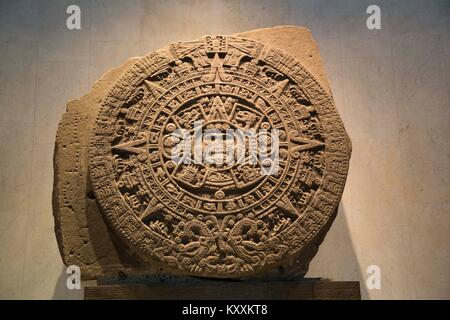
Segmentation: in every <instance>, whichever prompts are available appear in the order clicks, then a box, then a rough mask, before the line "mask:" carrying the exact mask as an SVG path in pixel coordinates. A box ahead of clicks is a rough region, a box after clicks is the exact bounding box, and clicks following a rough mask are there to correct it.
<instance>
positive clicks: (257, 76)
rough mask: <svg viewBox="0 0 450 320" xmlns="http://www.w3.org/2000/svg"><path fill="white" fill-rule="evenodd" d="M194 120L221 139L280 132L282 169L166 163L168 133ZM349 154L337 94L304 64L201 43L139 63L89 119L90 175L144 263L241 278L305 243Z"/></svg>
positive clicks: (255, 50)
mask: <svg viewBox="0 0 450 320" xmlns="http://www.w3.org/2000/svg"><path fill="white" fill-rule="evenodd" d="M195 123H200V127H201V128H202V129H204V130H207V129H215V130H217V131H218V132H221V133H223V135H224V136H225V137H226V138H228V137H227V130H228V129H233V130H235V131H236V132H237V131H239V130H253V131H254V132H258V130H261V129H263V130H268V131H270V130H275V129H276V130H277V131H278V133H279V135H278V136H279V148H278V150H279V162H278V164H279V169H278V170H277V172H276V173H275V174H271V175H265V174H263V172H262V169H261V168H263V167H264V166H267V165H270V163H258V162H256V163H255V162H250V161H247V162H246V161H244V162H236V163H227V164H219V165H218V164H217V163H196V162H191V163H184V162H175V161H173V157H172V154H171V153H172V152H173V150H174V149H173V148H174V146H175V145H176V144H177V143H179V140H178V139H176V138H174V135H173V132H175V131H176V130H181V129H182V130H184V131H185V132H188V133H193V132H194V131H195V126H194V124H195ZM229 138H230V139H235V137H233V136H230V137H229ZM200 144H202V145H204V144H205V142H204V140H203V141H202V142H201V143H200ZM192 146H193V149H195V146H196V144H195V143H193V144H192ZM350 148H351V147H350V141H349V139H348V136H347V134H346V132H345V129H344V126H343V124H342V122H341V120H340V117H339V115H338V114H337V111H336V109H335V107H334V103H333V99H332V97H331V96H330V95H329V94H327V93H326V92H325V91H324V90H323V88H322V87H321V86H320V85H319V84H318V82H317V81H316V79H315V78H314V77H313V76H312V75H311V74H310V73H309V72H308V71H307V70H306V69H305V68H304V67H302V65H301V63H300V62H299V61H297V60H295V59H294V58H292V57H291V56H289V55H287V54H286V53H284V52H282V51H280V50H278V49H276V48H272V47H270V46H267V45H264V44H262V43H259V42H257V41H254V40H249V39H245V38H237V37H230V36H208V37H205V38H203V39H200V40H198V41H193V42H179V43H175V44H172V45H170V47H168V48H167V49H162V50H159V51H156V52H153V53H151V54H149V55H147V56H145V57H143V58H142V59H140V60H139V61H138V62H137V63H136V64H135V65H134V66H132V67H131V68H130V69H129V70H128V71H127V72H126V73H125V74H124V75H123V76H122V77H121V79H120V80H119V81H118V82H117V83H116V84H115V85H114V87H113V89H112V90H111V91H110V92H109V94H108V95H107V96H106V97H105V98H104V100H103V104H102V109H101V111H100V113H99V116H98V118H97V120H96V123H95V128H94V134H93V137H92V140H91V145H90V176H91V181H92V184H93V188H94V191H95V195H96V199H97V201H98V203H99V205H100V207H101V209H102V212H103V214H104V215H105V217H106V219H107V221H108V222H109V223H110V225H111V227H112V229H113V230H114V231H115V232H116V233H117V234H118V235H119V236H120V237H121V239H122V240H123V241H124V242H125V243H126V244H127V246H128V247H129V248H130V249H131V250H132V251H133V252H134V253H136V254H137V255H138V256H139V257H140V258H141V259H142V261H147V262H149V261H158V262H160V263H163V264H165V265H167V266H169V268H171V269H172V270H174V272H177V273H180V274H190V275H199V276H210V277H233V278H238V277H246V276H251V275H256V274H260V273H262V272H264V271H267V270H271V269H273V268H274V267H276V266H279V265H282V264H283V263H285V262H286V261H288V260H289V259H290V258H292V257H295V256H296V255H298V254H299V253H301V252H302V250H304V249H305V248H306V247H307V246H308V245H309V244H310V243H311V241H312V240H313V239H314V237H315V236H316V235H317V234H318V233H319V232H320V230H321V229H322V228H323V227H324V226H325V225H326V224H327V222H328V221H329V219H330V218H331V217H332V215H333V213H334V211H335V210H336V208H337V206H338V203H339V201H340V198H341V194H342V191H343V188H344V184H345V179H346V175H347V170H348V162H349V157H350ZM245 157H246V154H245V153H244V158H245Z"/></svg>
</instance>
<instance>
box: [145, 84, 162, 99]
mask: <svg viewBox="0 0 450 320" xmlns="http://www.w3.org/2000/svg"><path fill="white" fill-rule="evenodd" d="M144 83H145V85H146V86H147V88H148V90H149V91H150V93H151V94H152V96H153V97H155V98H157V97H159V96H160V95H161V94H163V93H164V88H163V87H161V86H159V85H157V84H156V83H154V82H152V81H148V80H144Z"/></svg>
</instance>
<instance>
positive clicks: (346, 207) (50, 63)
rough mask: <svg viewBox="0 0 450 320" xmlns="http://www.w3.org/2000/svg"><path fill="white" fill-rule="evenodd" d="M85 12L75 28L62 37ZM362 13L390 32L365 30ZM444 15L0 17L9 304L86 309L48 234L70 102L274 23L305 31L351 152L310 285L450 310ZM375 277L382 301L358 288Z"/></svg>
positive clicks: (269, 2)
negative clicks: (182, 43)
mask: <svg viewBox="0 0 450 320" xmlns="http://www.w3.org/2000/svg"><path fill="white" fill-rule="evenodd" d="M69 4H78V5H79V6H80V7H81V13H82V29H81V30H77V31H69V30H67V29H66V28H65V19H66V14H65V10H66V7H67V6H68V5H69ZM369 4H378V5H379V6H380V8H381V19H382V29H381V30H376V31H374V30H368V29H367V28H366V25H365V19H366V17H367V15H366V13H365V11H366V8H367V6H368V5H369ZM449 17H450V1H448V0H442V1H417V0H413V1H402V0H399V1H388V0H386V1H376V0H370V1H364V0H360V1H358V0H355V1H344V0H337V1H325V0H321V1H317V0H306V1H294V0H292V1H280V0H263V1H256V0H228V1H219V0H216V1H212V0H211V1H207V0H196V1H179V0H171V1H150V0H148V1H147V0H142V1H138V0H127V1H117V0H114V1H113V0H109V1H95V0H92V1H90V0H79V1H75V0H69V1H67V0H62V1H52V0H45V1H38V0H36V1H32V0H15V1H13V0H10V1H6V0H1V2H0V58H1V62H0V82H1V86H0V137H1V140H0V155H1V157H0V243H1V245H0V298H45V299H46V298H58V299H65V298H80V297H81V296H82V294H81V293H80V292H79V291H78V292H77V291H68V290H66V289H65V279H66V275H65V273H64V267H63V265H62V262H61V259H60V257H59V253H58V250H57V246H56V241H55V237H54V234H53V220H52V214H51V203H50V199H51V190H52V152H53V143H54V139H55V132H56V127H57V123H58V121H59V119H60V117H61V114H62V113H63V111H64V108H65V102H66V101H67V100H69V99H72V98H76V97H79V96H81V95H82V94H84V93H86V92H87V91H88V88H89V87H90V86H91V85H92V84H93V82H94V81H95V80H96V79H97V78H99V77H100V75H101V74H102V73H104V72H105V71H106V70H108V69H109V68H111V67H114V66H117V65H119V64H121V63H122V62H123V61H124V60H125V59H126V58H128V57H130V56H137V55H142V54H144V53H146V52H148V51H150V50H153V49H156V48H158V47H160V46H162V45H165V44H166V43H168V42H171V41H176V40H188V39H192V38H196V37H198V36H201V35H204V34H206V33H234V32H239V31H245V30H250V29H254V28H260V27H270V26H273V25H280V24H294V25H304V26H308V27H310V28H311V29H312V32H313V35H314V36H315V38H316V40H317V42H318V44H319V48H320V50H321V54H322V57H323V61H324V63H325V67H326V70H327V72H328V74H329V78H330V81H331V86H332V89H333V93H334V96H335V100H336V105H337V107H338V109H339V111H340V113H341V114H342V117H343V120H344V123H345V125H346V127H347V130H348V132H349V134H350V137H351V139H352V142H353V156H352V159H351V167H350V174H349V178H348V182H347V186H346V191H345V193H344V196H343V200H342V203H341V206H340V213H339V215H338V218H337V220H336V222H335V224H334V225H333V227H332V229H331V231H330V233H329V234H328V236H327V238H326V239H325V242H324V244H323V246H322V247H321V249H320V251H319V254H318V256H317V257H316V258H315V259H314V261H313V263H312V265H311V270H310V272H309V273H308V276H310V277H318V276H321V277H328V278H331V279H335V280H360V281H361V285H362V293H363V297H364V298H371V299H383V298H386V299H391V298H406V299H415V298H419V299H427V298H439V299H445V298H447V299H449V298H450V232H449V226H450V170H449V169H450V161H449V157H450V142H449V141H450V125H449V124H450V106H449V88H450V21H449V20H450V18H449ZM370 265H378V266H379V267H380V268H381V289H380V290H369V289H367V288H366V287H365V282H366V278H367V276H368V275H367V273H366V269H367V267H368V266H370Z"/></svg>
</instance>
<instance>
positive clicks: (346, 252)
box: [306, 202, 369, 299]
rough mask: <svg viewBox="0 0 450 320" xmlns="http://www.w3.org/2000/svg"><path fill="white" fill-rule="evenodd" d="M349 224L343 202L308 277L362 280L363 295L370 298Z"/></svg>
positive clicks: (312, 262)
mask: <svg viewBox="0 0 450 320" xmlns="http://www.w3.org/2000/svg"><path fill="white" fill-rule="evenodd" d="M349 225H350V223H349V221H348V216H347V214H346V212H345V208H344V205H343V204H342V202H341V203H340V204H339V211H338V214H337V216H336V219H335V220H334V222H333V224H332V226H331V228H330V230H329V231H328V233H327V235H326V236H325V240H324V241H323V243H322V245H321V246H320V247H319V252H318V253H317V255H316V256H315V257H314V259H313V260H312V261H311V264H310V267H309V271H308V273H307V274H306V277H308V278H316V277H320V278H325V279H330V280H336V281H360V287H361V297H362V298H363V299H368V298H369V296H368V292H367V288H366V285H365V276H364V275H363V274H361V268H360V266H359V263H358V259H357V257H356V253H355V249H354V246H353V242H352V239H351V236H350V227H349Z"/></svg>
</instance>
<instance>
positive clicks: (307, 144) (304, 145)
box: [290, 137, 324, 153]
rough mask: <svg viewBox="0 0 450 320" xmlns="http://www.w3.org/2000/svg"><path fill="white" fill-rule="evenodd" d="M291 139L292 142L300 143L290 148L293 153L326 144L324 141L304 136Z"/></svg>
mask: <svg viewBox="0 0 450 320" xmlns="http://www.w3.org/2000/svg"><path fill="white" fill-rule="evenodd" d="M290 140H291V142H292V143H295V144H298V146H296V147H293V148H292V149H291V150H290V152H291V153H294V152H299V151H304V150H308V149H313V148H317V147H320V146H323V145H324V143H323V142H320V141H317V140H310V139H306V138H302V137H291V138H290Z"/></svg>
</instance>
